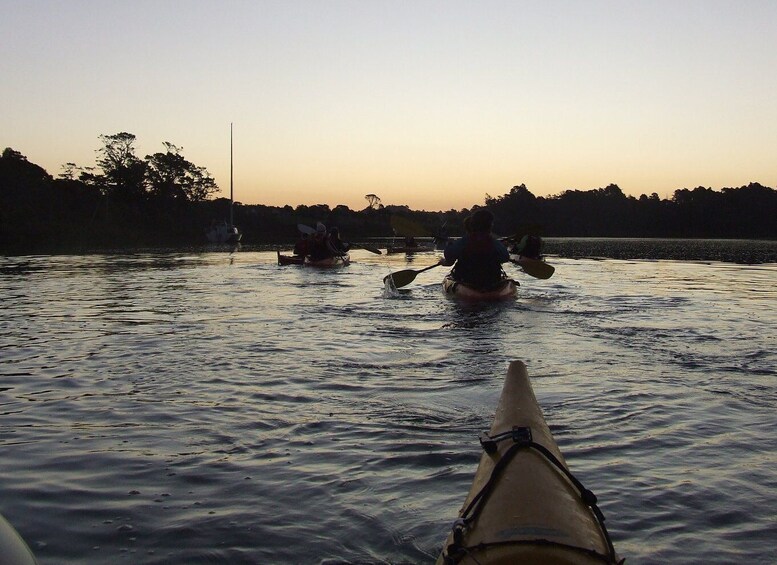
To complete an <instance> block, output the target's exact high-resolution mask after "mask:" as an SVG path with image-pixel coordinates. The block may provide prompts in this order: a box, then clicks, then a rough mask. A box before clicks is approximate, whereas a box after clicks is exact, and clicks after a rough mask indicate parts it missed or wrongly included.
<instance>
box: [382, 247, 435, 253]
mask: <svg viewBox="0 0 777 565" xmlns="http://www.w3.org/2000/svg"><path fill="white" fill-rule="evenodd" d="M424 251H434V248H433V247H421V246H420V245H418V246H415V247H408V246H405V245H402V246H398V247H388V248H386V253H387V254H389V255H390V254H392V253H422V252H424Z"/></svg>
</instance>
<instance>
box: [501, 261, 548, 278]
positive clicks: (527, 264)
mask: <svg viewBox="0 0 777 565" xmlns="http://www.w3.org/2000/svg"><path fill="white" fill-rule="evenodd" d="M510 262H511V263H514V264H516V265H518V266H519V267H520V268H521V269H523V272H524V273H526V274H527V275H529V276H530V277H534V278H535V279H549V278H550V277H552V276H553V273H554V272H555V271H556V268H555V267H554V266H553V265H548V264H547V263H546V262H545V261H540V260H539V259H530V258H529V257H520V256H519V258H518V259H513V258H512V257H511V258H510Z"/></svg>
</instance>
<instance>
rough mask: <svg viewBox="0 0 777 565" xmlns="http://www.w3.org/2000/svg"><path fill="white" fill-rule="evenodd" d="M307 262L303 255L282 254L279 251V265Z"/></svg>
mask: <svg viewBox="0 0 777 565" xmlns="http://www.w3.org/2000/svg"><path fill="white" fill-rule="evenodd" d="M304 262H305V257H303V256H301V255H281V252H280V251H278V264H279V265H302V264H303V263H304Z"/></svg>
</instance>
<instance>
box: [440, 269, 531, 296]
mask: <svg viewBox="0 0 777 565" xmlns="http://www.w3.org/2000/svg"><path fill="white" fill-rule="evenodd" d="M442 289H443V291H445V294H448V295H452V296H456V297H458V298H462V299H464V300H485V301H489V300H506V299H508V298H512V297H513V296H515V294H516V293H517V292H518V283H517V282H515V281H514V280H513V279H508V278H505V279H502V281H500V282H499V283H497V284H496V285H494V286H492V287H490V288H487V289H483V288H478V287H475V286H472V285H469V284H466V283H463V282H459V281H457V280H456V279H454V278H453V277H451V276H450V275H448V276H446V277H445V278H444V279H443V281H442Z"/></svg>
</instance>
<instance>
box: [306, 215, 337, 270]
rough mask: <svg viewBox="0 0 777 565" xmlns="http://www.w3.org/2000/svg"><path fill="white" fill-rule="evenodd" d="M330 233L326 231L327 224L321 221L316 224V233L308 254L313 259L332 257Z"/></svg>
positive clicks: (319, 259)
mask: <svg viewBox="0 0 777 565" xmlns="http://www.w3.org/2000/svg"><path fill="white" fill-rule="evenodd" d="M328 239H329V237H328V234H327V233H326V226H325V225H324V224H322V223H321V222H318V223H317V224H316V233H314V234H313V237H312V238H311V240H310V248H309V251H308V256H309V257H310V260H311V261H321V260H323V259H328V258H329V257H332V250H331V249H330V248H329V245H328V243H329V242H328Z"/></svg>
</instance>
